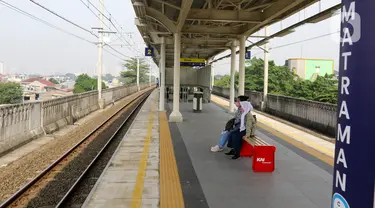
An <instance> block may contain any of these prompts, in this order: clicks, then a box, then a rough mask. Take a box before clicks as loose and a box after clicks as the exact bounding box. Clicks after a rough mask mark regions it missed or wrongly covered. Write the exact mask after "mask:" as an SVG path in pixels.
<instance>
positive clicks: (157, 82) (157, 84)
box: [156, 78, 159, 88]
mask: <svg viewBox="0 0 375 208" xmlns="http://www.w3.org/2000/svg"><path fill="white" fill-rule="evenodd" d="M158 87H159V79H158V78H156V88H158Z"/></svg>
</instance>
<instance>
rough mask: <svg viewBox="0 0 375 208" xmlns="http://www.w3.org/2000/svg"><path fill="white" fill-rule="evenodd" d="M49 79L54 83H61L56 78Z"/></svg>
mask: <svg viewBox="0 0 375 208" xmlns="http://www.w3.org/2000/svg"><path fill="white" fill-rule="evenodd" d="M48 81H50V82H52V83H53V84H59V82H58V81H57V80H56V79H55V78H50V79H49V80H48Z"/></svg>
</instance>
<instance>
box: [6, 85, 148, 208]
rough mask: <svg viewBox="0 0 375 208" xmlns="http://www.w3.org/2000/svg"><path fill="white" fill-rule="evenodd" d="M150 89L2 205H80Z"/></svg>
mask: <svg viewBox="0 0 375 208" xmlns="http://www.w3.org/2000/svg"><path fill="white" fill-rule="evenodd" d="M151 92H152V90H150V91H147V92H145V93H144V94H142V95H141V96H139V97H138V98H136V99H134V100H133V101H131V102H129V103H128V104H126V105H125V106H124V107H122V108H121V109H119V110H118V111H117V112H116V113H114V114H113V115H112V116H111V117H110V118H108V119H107V120H106V121H104V122H103V123H102V124H101V125H100V126H99V127H97V128H96V129H94V130H93V131H92V132H90V133H89V134H88V135H86V136H85V137H84V138H83V139H82V140H81V141H79V142H78V143H77V144H75V145H74V146H73V147H72V148H71V149H69V150H68V151H67V152H65V153H64V154H63V155H62V156H61V157H60V158H58V159H57V160H56V161H53V162H52V163H51V165H49V166H48V167H47V168H46V169H44V170H43V171H42V172H40V173H39V174H38V175H37V176H36V177H35V178H33V179H32V180H31V181H29V182H28V183H27V184H26V185H25V186H23V187H22V188H21V189H20V190H18V191H17V192H16V193H14V194H13V195H12V196H11V197H9V198H8V199H7V200H6V201H4V202H3V203H2V204H1V205H0V208H5V207H80V206H81V205H82V204H83V202H84V200H85V199H86V197H87V195H88V194H89V192H90V191H91V189H92V187H93V186H94V185H95V183H96V180H97V179H98V178H99V176H100V174H101V172H102V171H103V170H104V168H105V166H106V164H107V163H108V161H109V159H110V158H111V156H112V154H113V152H114V151H115V149H116V148H117V146H118V144H119V142H120V141H121V139H122V137H123V136H124V135H125V133H126V131H127V129H128V128H129V126H130V124H131V122H132V120H133V119H134V118H135V116H136V114H137V113H138V111H139V110H140V108H141V106H142V104H143V103H144V102H145V101H146V99H147V98H148V96H149V95H150V93H151Z"/></svg>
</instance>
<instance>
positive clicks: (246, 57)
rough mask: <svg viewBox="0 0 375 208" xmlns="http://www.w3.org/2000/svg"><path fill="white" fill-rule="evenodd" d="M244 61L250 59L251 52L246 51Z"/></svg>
mask: <svg viewBox="0 0 375 208" xmlns="http://www.w3.org/2000/svg"><path fill="white" fill-rule="evenodd" d="M245 59H247V60H249V59H251V51H246V53H245Z"/></svg>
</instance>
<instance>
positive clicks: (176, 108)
mask: <svg viewBox="0 0 375 208" xmlns="http://www.w3.org/2000/svg"><path fill="white" fill-rule="evenodd" d="M180 50H181V33H180V32H177V33H175V34H174V69H173V110H172V113H171V115H169V121H170V122H182V114H181V113H180Z"/></svg>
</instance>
